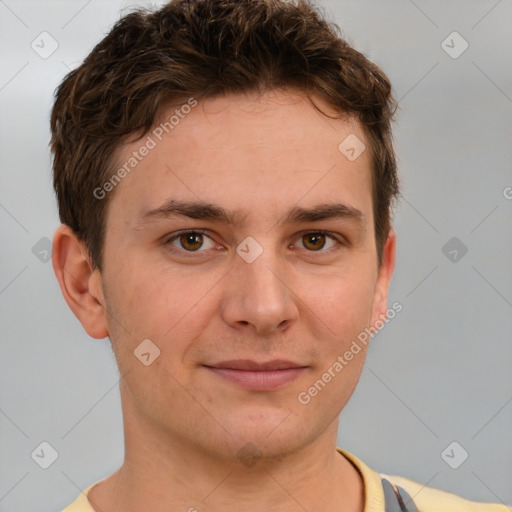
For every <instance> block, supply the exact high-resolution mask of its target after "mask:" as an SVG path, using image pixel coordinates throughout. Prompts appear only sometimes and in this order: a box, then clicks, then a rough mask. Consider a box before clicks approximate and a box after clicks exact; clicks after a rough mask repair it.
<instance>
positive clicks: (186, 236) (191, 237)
mask: <svg viewBox="0 0 512 512" xmlns="http://www.w3.org/2000/svg"><path fill="white" fill-rule="evenodd" d="M179 240H180V243H181V246H182V247H183V248H184V249H185V250H187V251H197V249H200V248H201V246H202V245H203V235H202V234H201V233H183V234H182V235H180V238H179Z"/></svg>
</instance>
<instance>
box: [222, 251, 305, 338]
mask: <svg viewBox="0 0 512 512" xmlns="http://www.w3.org/2000/svg"><path fill="white" fill-rule="evenodd" d="M291 275H292V274H291V273H290V272H289V271H288V272H287V270H286V262H282V261H279V256H278V255H272V254H271V251H270V250H265V251H264V252H263V253H262V254H261V255H260V256H259V257H258V258H257V259H256V260H255V261H253V262H252V263H247V262H246V261H244V260H243V259H242V258H240V257H239V256H238V255H236V256H235V263H234V267H233V269H232V271H231V272H230V273H229V276H228V280H229V285H228V287H227V289H226V291H225V296H224V297H223V299H222V301H221V314H222V318H223V320H224V322H226V323H227V324H228V325H229V326H231V327H234V328H236V329H252V330H254V333H253V334H258V335H265V334H267V335H268V334H271V333H273V332H278V331H283V330H285V329H287V328H288V327H289V326H290V325H291V324H292V323H293V322H294V321H296V320H297V319H298V316H299V310H298V307H297V301H298V297H297V295H296V294H295V293H294V290H293V288H294V286H293V278H292V277H291Z"/></svg>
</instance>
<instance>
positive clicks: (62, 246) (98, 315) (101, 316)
mask: <svg viewBox="0 0 512 512" xmlns="http://www.w3.org/2000/svg"><path fill="white" fill-rule="evenodd" d="M52 264H53V270H54V272H55V275H56V277H57V280H58V281H59V286H60V289H61V292H62V295H63V296H64V299H65V300H66V302H67V304H68V306H69V307H70V309H71V311H73V313H74V314H75V316H76V317H77V318H78V320H80V323H81V324H82V326H83V328H84V329H85V330H86V331H87V333H88V334H89V336H92V337H93V338H96V339H102V338H106V337H107V336H108V334H109V333H108V326H107V321H106V318H107V315H106V310H105V299H104V296H103V288H102V278H101V274H100V272H99V270H98V269H95V270H93V268H92V264H91V261H90V256H89V254H88V251H87V249H86V248H85V245H84V244H83V242H82V241H81V240H80V239H79V238H78V237H77V235H76V234H75V232H74V231H73V230H72V229H71V228H70V227H69V226H66V225H64V224H63V225H61V226H60V227H59V228H58V229H57V231H55V235H54V237H53V253H52Z"/></svg>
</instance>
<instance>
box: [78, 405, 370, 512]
mask: <svg viewBox="0 0 512 512" xmlns="http://www.w3.org/2000/svg"><path fill="white" fill-rule="evenodd" d="M123 411H124V414H125V422H124V426H125V460H124V463H123V465H122V466H121V468H120V469H119V470H118V471H117V472H116V473H114V475H112V476H111V477H109V478H108V479H107V480H105V481H104V482H102V483H101V484H99V485H98V486H96V487H94V488H93V489H92V490H91V492H90V493H89V496H88V497H89V502H90V503H91V505H92V506H93V508H94V509H95V510H97V511H101V512H121V511H123V512H135V511H140V510H151V511H152V512H164V511H165V512H168V511H169V510H170V507H172V510H182V511H188V512H195V511H202V510H211V511H216V510H222V512H231V511H235V510H236V511H239V510H240V509H241V508H242V509H243V510H247V511H248V512H253V511H254V512H256V511H258V512H260V511H261V510H267V509H268V510H279V511H280V512H292V511H293V512H296V511H297V510H307V511H310V512H314V511H319V512H320V511H322V512H362V511H363V508H364V486H363V483H362V479H361V477H360V475H359V473H358V471H357V470H356V469H355V468H354V467H353V466H352V464H351V463H350V462H349V461H348V460H347V459H346V458H345V457H343V456H342V455H341V454H340V453H339V452H337V451H336V449H335V446H336V435H337V428H338V421H337V420H336V422H334V423H333V424H332V425H330V426H329V428H328V429H327V430H326V431H325V432H324V433H323V434H322V435H321V436H320V437H319V438H317V439H315V440H314V441H312V442H311V443H310V444H309V445H307V446H304V447H303V448H302V449H301V450H296V451H295V452H293V453H288V454H285V455H283V456H280V457H272V458H270V457H266V456H265V455H264V454H263V455H262V457H261V458H257V459H253V460H252V461H251V460H247V459H244V461H245V464H243V463H241V462H240V460H236V461H233V460H227V459H225V460H219V459H218V457H215V456H214V455H212V454H210V453H208V452H207V451H206V450H202V449H201V447H200V446H199V445H198V444H197V443H195V444H190V442H189V441H187V440H186V439H181V438H177V437H173V435H172V434H170V433H169V432H163V431H161V430H159V429H158V427H155V426H154V425H148V424H144V422H143V421H139V420H136V419H135V418H136V416H135V415H130V414H126V413H127V411H126V409H125V407H124V404H123ZM130 412H131V411H130Z"/></svg>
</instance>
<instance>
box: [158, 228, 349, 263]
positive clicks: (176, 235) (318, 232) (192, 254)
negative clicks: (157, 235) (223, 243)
mask: <svg viewBox="0 0 512 512" xmlns="http://www.w3.org/2000/svg"><path fill="white" fill-rule="evenodd" d="M187 234H195V235H205V236H206V237H208V238H209V239H210V240H211V241H212V242H214V243H216V242H215V241H214V240H213V239H212V238H211V237H210V236H208V230H206V229H201V228H198V229H185V230H183V231H178V232H176V233H173V234H172V235H171V236H169V237H168V238H166V239H165V241H164V245H166V246H167V247H168V249H169V250H170V251H171V252H176V253H180V254H183V253H186V254H187V256H189V257H197V256H199V255H200V254H201V253H202V252H205V250H201V249H199V250H197V251H187V250H186V249H178V248H176V247H173V246H172V245H171V242H173V241H174V240H177V239H179V238H180V237H181V236H182V235H187ZM311 234H314V235H325V236H326V237H328V238H330V239H331V240H334V241H335V242H337V246H333V247H329V248H328V249H325V250H324V249H319V250H318V251H313V250H308V249H305V248H304V250H305V251H307V252H308V253H311V254H330V253H331V252H332V251H336V250H339V248H340V247H344V246H345V247H346V246H347V245H348V243H347V241H346V239H345V238H344V237H342V236H341V235H339V234H338V233H333V232H331V231H325V230H322V229H317V230H309V231H301V232H299V233H298V238H297V240H300V239H301V238H302V237H304V236H306V235H311ZM217 245H220V244H217ZM299 249H303V248H302V247H299ZM196 255H197V256H196Z"/></svg>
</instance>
